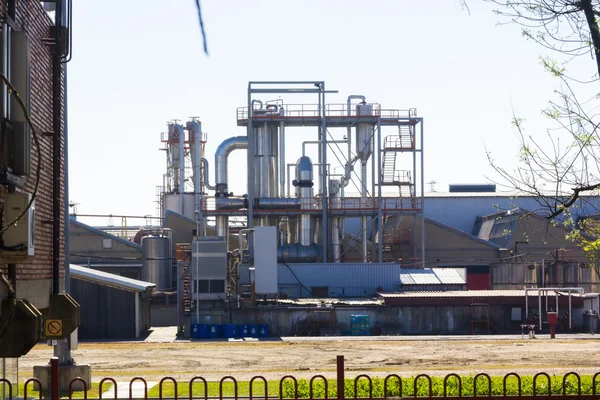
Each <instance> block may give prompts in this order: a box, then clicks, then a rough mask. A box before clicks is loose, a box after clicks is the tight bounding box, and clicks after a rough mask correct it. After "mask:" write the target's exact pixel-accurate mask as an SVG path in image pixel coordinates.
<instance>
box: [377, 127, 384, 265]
mask: <svg viewBox="0 0 600 400" xmlns="http://www.w3.org/2000/svg"><path fill="white" fill-rule="evenodd" d="M377 177H378V178H377V186H378V187H377V238H378V242H379V243H378V246H377V261H378V262H383V210H382V207H383V205H382V204H381V200H382V199H381V116H380V117H379V118H377Z"/></svg>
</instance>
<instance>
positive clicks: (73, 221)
mask: <svg viewBox="0 0 600 400" xmlns="http://www.w3.org/2000/svg"><path fill="white" fill-rule="evenodd" d="M69 224H70V225H75V226H78V227H80V228H82V229H85V230H87V231H89V232H92V233H95V234H96V235H99V236H104V237H105V238H108V239H112V240H114V241H115V242H119V243H121V244H124V245H125V246H129V247H133V248H134V249H136V250H139V251H142V246H141V245H139V244H137V243H133V242H130V241H129V240H127V239H123V238H121V237H118V236H115V235H111V234H110V233H108V232H104V231H103V230H100V229H97V228H94V227H93V226H90V225H87V224H84V223H83V222H81V221H77V220H76V219H73V218H71V219H70V220H69Z"/></svg>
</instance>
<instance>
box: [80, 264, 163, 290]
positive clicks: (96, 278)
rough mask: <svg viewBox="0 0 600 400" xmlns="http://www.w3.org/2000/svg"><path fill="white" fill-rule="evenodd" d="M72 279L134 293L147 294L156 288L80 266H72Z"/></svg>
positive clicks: (145, 283) (141, 282) (152, 284)
mask: <svg viewBox="0 0 600 400" xmlns="http://www.w3.org/2000/svg"><path fill="white" fill-rule="evenodd" d="M70 268H71V277H73V278H75V279H80V280H83V281H87V282H94V283H98V284H100V285H104V286H111V287H114V288H117V289H122V290H128V291H132V292H145V291H146V290H149V289H152V288H154V287H156V285H155V284H154V283H150V282H144V281H138V280H136V279H131V278H126V277H124V276H120V275H116V274H111V273H109V272H102V271H97V270H94V269H91V268H86V267H82V266H80V265H75V264H70Z"/></svg>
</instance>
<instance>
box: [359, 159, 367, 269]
mask: <svg viewBox="0 0 600 400" xmlns="http://www.w3.org/2000/svg"><path fill="white" fill-rule="evenodd" d="M360 167H361V174H360V175H361V176H360V180H361V182H360V183H361V185H360V197H361V203H362V204H361V207H364V206H365V205H366V203H367V163H366V162H362V163H361V164H360ZM360 225H361V226H360V227H361V230H362V256H363V262H365V263H366V262H367V261H368V260H367V217H366V216H362V217H360Z"/></svg>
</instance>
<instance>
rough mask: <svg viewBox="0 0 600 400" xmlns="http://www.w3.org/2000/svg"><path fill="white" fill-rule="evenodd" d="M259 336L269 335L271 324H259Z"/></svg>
mask: <svg viewBox="0 0 600 400" xmlns="http://www.w3.org/2000/svg"><path fill="white" fill-rule="evenodd" d="M258 337H269V325H267V324H263V325H259V326H258Z"/></svg>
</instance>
